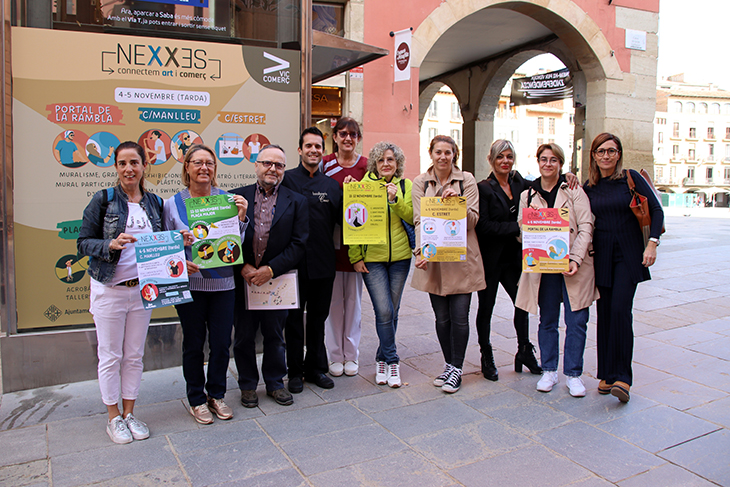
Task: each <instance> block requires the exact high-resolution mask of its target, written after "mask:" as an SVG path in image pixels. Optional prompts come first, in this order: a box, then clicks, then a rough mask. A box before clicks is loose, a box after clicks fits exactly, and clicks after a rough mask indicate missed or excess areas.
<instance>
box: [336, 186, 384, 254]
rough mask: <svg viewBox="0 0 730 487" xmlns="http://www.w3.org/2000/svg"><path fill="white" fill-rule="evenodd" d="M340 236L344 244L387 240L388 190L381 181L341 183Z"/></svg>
mask: <svg viewBox="0 0 730 487" xmlns="http://www.w3.org/2000/svg"><path fill="white" fill-rule="evenodd" d="M343 201H344V211H343V213H342V239H343V241H344V243H345V245H379V244H385V243H388V240H387V238H388V235H387V232H388V192H387V190H386V189H385V184H383V183H381V182H376V181H360V182H359V183H358V182H355V183H348V184H345V186H344V194H343Z"/></svg>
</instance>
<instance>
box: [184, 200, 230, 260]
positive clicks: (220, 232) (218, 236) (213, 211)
mask: <svg viewBox="0 0 730 487" xmlns="http://www.w3.org/2000/svg"><path fill="white" fill-rule="evenodd" d="M185 209H186V210H187V213H188V224H189V225H190V231H191V232H193V237H195V241H194V242H193V249H192V251H193V263H195V264H197V265H198V266H200V267H201V268H203V269H212V268H214V267H224V266H227V265H234V264H243V257H242V256H241V233H240V230H239V224H238V223H239V220H238V207H237V206H236V203H235V201H234V200H233V195H232V194H219V195H214V196H202V197H200V198H188V199H186V200H185Z"/></svg>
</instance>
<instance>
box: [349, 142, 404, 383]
mask: <svg viewBox="0 0 730 487" xmlns="http://www.w3.org/2000/svg"><path fill="white" fill-rule="evenodd" d="M405 162H406V157H405V155H404V154H403V151H402V150H401V148H400V147H398V146H397V145H395V144H391V143H390V142H378V143H377V144H375V146H374V147H373V148H372V150H371V151H370V155H369V156H368V173H367V174H366V175H365V177H364V178H363V181H379V182H381V183H382V184H384V185H385V187H386V190H387V191H388V222H389V225H388V233H387V237H388V243H386V244H381V245H350V250H349V256H350V262H352V264H353V266H354V267H355V271H357V272H360V273H362V277H363V280H364V281H365V287H367V289H368V293H369V294H370V300H371V301H372V303H373V309H374V311H375V330H376V331H377V333H378V340H379V341H380V344H379V346H378V350H377V351H376V352H375V360H376V363H375V382H376V383H377V384H378V385H383V384H388V385H389V386H390V387H400V386H401V379H400V364H399V359H398V352H397V351H396V345H395V332H396V330H397V328H398V309H399V308H400V300H401V296H402V295H403V287H404V286H405V284H406V278H407V277H408V271H409V270H410V267H411V246H410V244H409V240H408V233H407V232H406V228H405V226H404V222H405V223H407V224H409V225H412V224H413V200H412V198H411V181H409V180H408V179H401V178H402V177H403V166H404V165H405Z"/></svg>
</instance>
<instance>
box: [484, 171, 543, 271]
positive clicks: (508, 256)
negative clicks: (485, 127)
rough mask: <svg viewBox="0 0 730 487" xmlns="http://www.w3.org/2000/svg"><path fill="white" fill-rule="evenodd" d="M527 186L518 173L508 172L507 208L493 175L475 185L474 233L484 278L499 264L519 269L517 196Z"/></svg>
mask: <svg viewBox="0 0 730 487" xmlns="http://www.w3.org/2000/svg"><path fill="white" fill-rule="evenodd" d="M529 185H530V183H529V182H528V181H525V180H524V179H523V178H522V175H520V173H519V172H517V171H512V173H511V174H510V176H509V186H510V189H511V190H512V197H513V198H514V205H511V204H510V201H509V198H508V197H507V195H506V194H505V192H504V191H503V190H502V188H501V187H500V186H499V182H498V181H497V180H496V179H495V177H494V173H492V174H490V175H489V177H488V178H487V179H485V180H483V181H480V182H479V183H478V184H477V188H479V221H478V222H477V226H476V232H477V238H478V239H479V250H480V251H481V253H482V262H483V263H484V273H485V275H488V274H489V273H491V272H493V271H494V270H495V269H496V268H497V266H498V265H499V264H508V265H514V266H515V267H517V268H519V269H521V268H522V246H521V244H520V243H519V242H518V241H517V237H518V236H519V234H520V225H519V224H518V223H517V210H518V209H519V206H520V195H521V194H522V192H523V191H524V190H526V189H527V188H528V187H529ZM511 206H514V212H511V211H510V207H511Z"/></svg>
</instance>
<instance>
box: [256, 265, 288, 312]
mask: <svg viewBox="0 0 730 487" xmlns="http://www.w3.org/2000/svg"><path fill="white" fill-rule="evenodd" d="M245 286H246V309H248V310H258V311H261V310H278V309H297V308H298V307H299V281H298V280H297V271H296V269H294V270H291V271H289V272H287V273H286V274H282V275H280V276H279V277H275V278H273V279H269V281H268V282H266V283H265V284H264V285H262V286H250V285H249V284H248V283H246V284H245Z"/></svg>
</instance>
